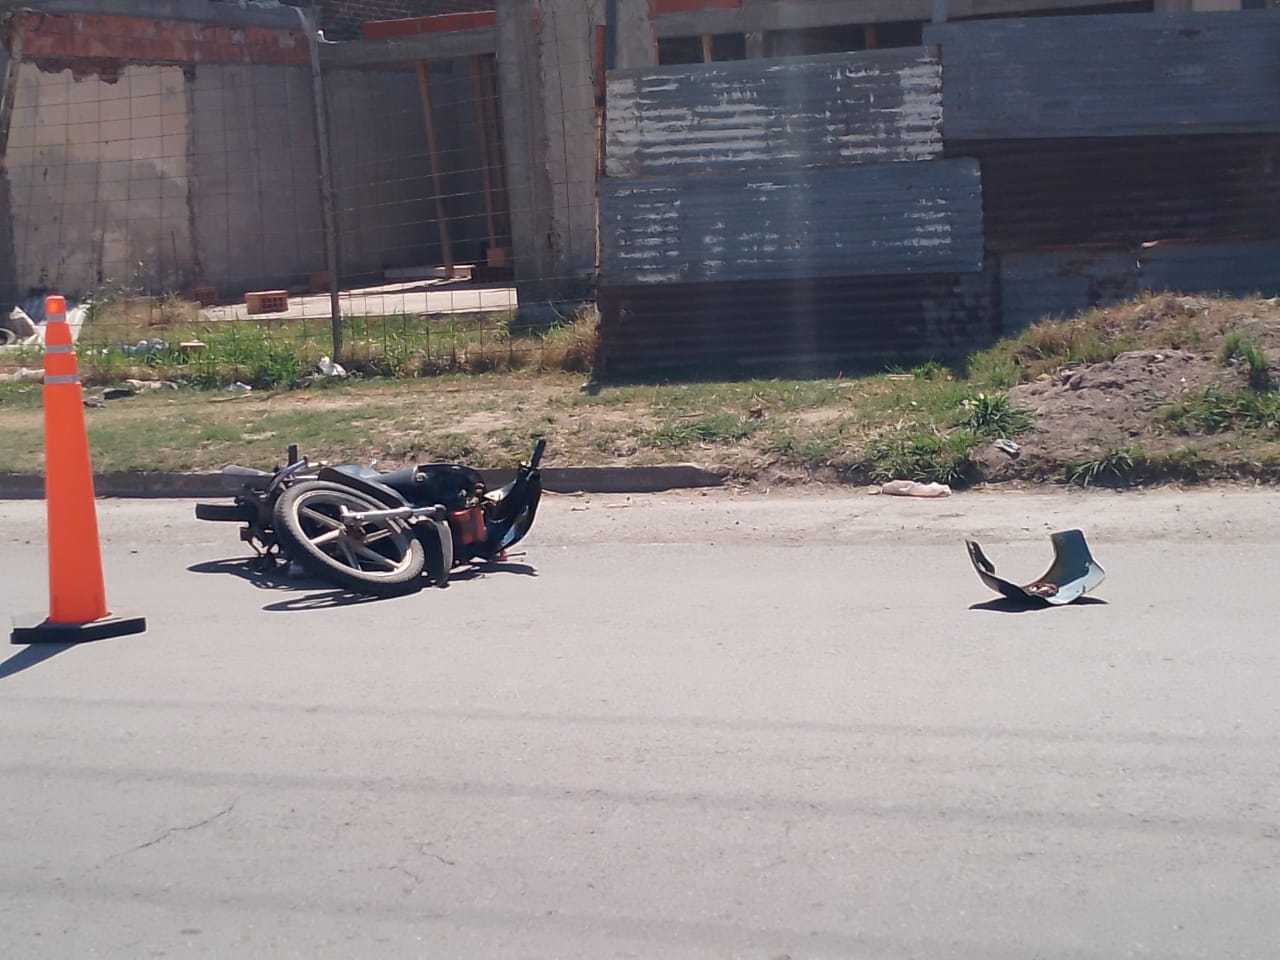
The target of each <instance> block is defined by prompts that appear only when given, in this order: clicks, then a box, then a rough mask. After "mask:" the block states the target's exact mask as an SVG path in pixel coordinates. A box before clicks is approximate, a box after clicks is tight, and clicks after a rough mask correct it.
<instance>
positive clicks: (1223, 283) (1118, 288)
mask: <svg viewBox="0 0 1280 960" xmlns="http://www.w3.org/2000/svg"><path fill="white" fill-rule="evenodd" d="M999 275H1000V294H1001V308H1002V309H1001V312H1002V327H1001V329H1002V332H1004V333H1012V332H1015V331H1017V330H1020V329H1022V328H1023V327H1026V326H1028V325H1029V324H1032V323H1035V322H1036V321H1037V320H1040V319H1042V318H1044V317H1049V316H1057V317H1067V316H1071V315H1073V314H1075V313H1077V312H1079V311H1080V310H1082V309H1085V308H1087V307H1096V306H1105V305H1106V304H1109V303H1116V302H1117V301H1120V300H1125V299H1127V298H1129V297H1133V296H1136V295H1137V294H1138V293H1140V292H1141V291H1144V290H1151V291H1165V290H1168V291H1174V292H1178V293H1217V294H1226V295H1229V296H1249V295H1251V294H1254V293H1260V294H1261V295H1262V296H1264V297H1274V296H1277V295H1280V240H1277V241H1275V242H1258V243H1238V242H1230V243H1190V244H1188V243H1178V244H1156V245H1154V246H1150V247H1143V248H1139V249H1138V250H1130V249H1118V250H1090V249H1080V248H1076V249H1066V250H1042V251H1035V252H1031V253H1010V254H1005V255H1003V256H1001V257H1000V258H999Z"/></svg>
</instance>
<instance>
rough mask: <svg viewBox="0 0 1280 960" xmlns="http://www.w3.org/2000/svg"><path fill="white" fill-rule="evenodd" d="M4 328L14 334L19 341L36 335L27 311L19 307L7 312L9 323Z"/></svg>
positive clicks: (33, 322)
mask: <svg viewBox="0 0 1280 960" xmlns="http://www.w3.org/2000/svg"><path fill="white" fill-rule="evenodd" d="M6 326H7V327H8V328H9V329H10V330H12V331H13V332H14V334H15V335H16V336H17V338H18V339H19V340H26V339H27V338H28V337H34V336H35V335H36V324H35V321H34V320H32V319H31V318H30V317H29V316H27V311H25V310H23V309H22V308H21V307H14V308H13V309H12V310H10V311H9V322H8V324H6Z"/></svg>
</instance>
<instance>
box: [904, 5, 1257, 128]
mask: <svg viewBox="0 0 1280 960" xmlns="http://www.w3.org/2000/svg"><path fill="white" fill-rule="evenodd" d="M925 42H926V43H930V44H939V45H940V46H941V48H942V63H943V75H944V84H945V88H946V96H945V100H946V118H945V122H944V124H943V133H944V135H945V137H946V138H947V140H948V142H949V141H951V140H953V139H984V140H985V139H992V140H994V139H1003V138H1028V137H1101V136H1123V137H1131V136H1142V135H1159V134H1175V133H1185V132H1195V133H1230V132H1248V131H1256V132H1264V131H1280V14H1277V12H1276V11H1274V10H1271V11H1267V10H1257V11H1253V10H1247V11H1237V12H1231V13H1225V12H1217V13H1201V14H1177V15H1172V14H1125V15H1107V16H1095V17H1053V18H1028V19H1011V20H993V21H979V22H973V23H953V24H945V25H937V26H931V27H928V28H927V29H926V30H925Z"/></svg>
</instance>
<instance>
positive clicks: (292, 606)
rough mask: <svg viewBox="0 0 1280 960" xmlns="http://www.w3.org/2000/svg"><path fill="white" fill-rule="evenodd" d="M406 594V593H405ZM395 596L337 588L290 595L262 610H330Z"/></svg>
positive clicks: (389, 598) (283, 611) (274, 611)
mask: <svg viewBox="0 0 1280 960" xmlns="http://www.w3.org/2000/svg"><path fill="white" fill-rule="evenodd" d="M406 596H407V594H406ZM395 599H398V598H397V597H370V596H368V595H367V594H362V593H351V592H350V591H347V590H339V589H337V588H334V589H330V590H325V591H323V592H321V593H308V594H306V595H304V596H301V597H290V598H289V599H288V600H277V601H276V602H275V603H268V604H267V605H266V606H264V607H263V608H262V609H263V610H269V611H271V612H272V613H292V612H295V611H299V610H332V609H334V608H335V607H354V606H356V605H357V604H361V603H377V602H378V601H379V600H395Z"/></svg>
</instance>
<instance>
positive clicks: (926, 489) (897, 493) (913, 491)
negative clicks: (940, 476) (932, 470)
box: [880, 480, 951, 497]
mask: <svg viewBox="0 0 1280 960" xmlns="http://www.w3.org/2000/svg"><path fill="white" fill-rule="evenodd" d="M880 492H881V493H884V494H888V495H889V496H891V497H949V496H951V488H950V487H949V486H947V485H946V484H945V483H917V482H916V481H915V480H890V481H889V482H888V483H886V484H884V485H883V486H881V487H880Z"/></svg>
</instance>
